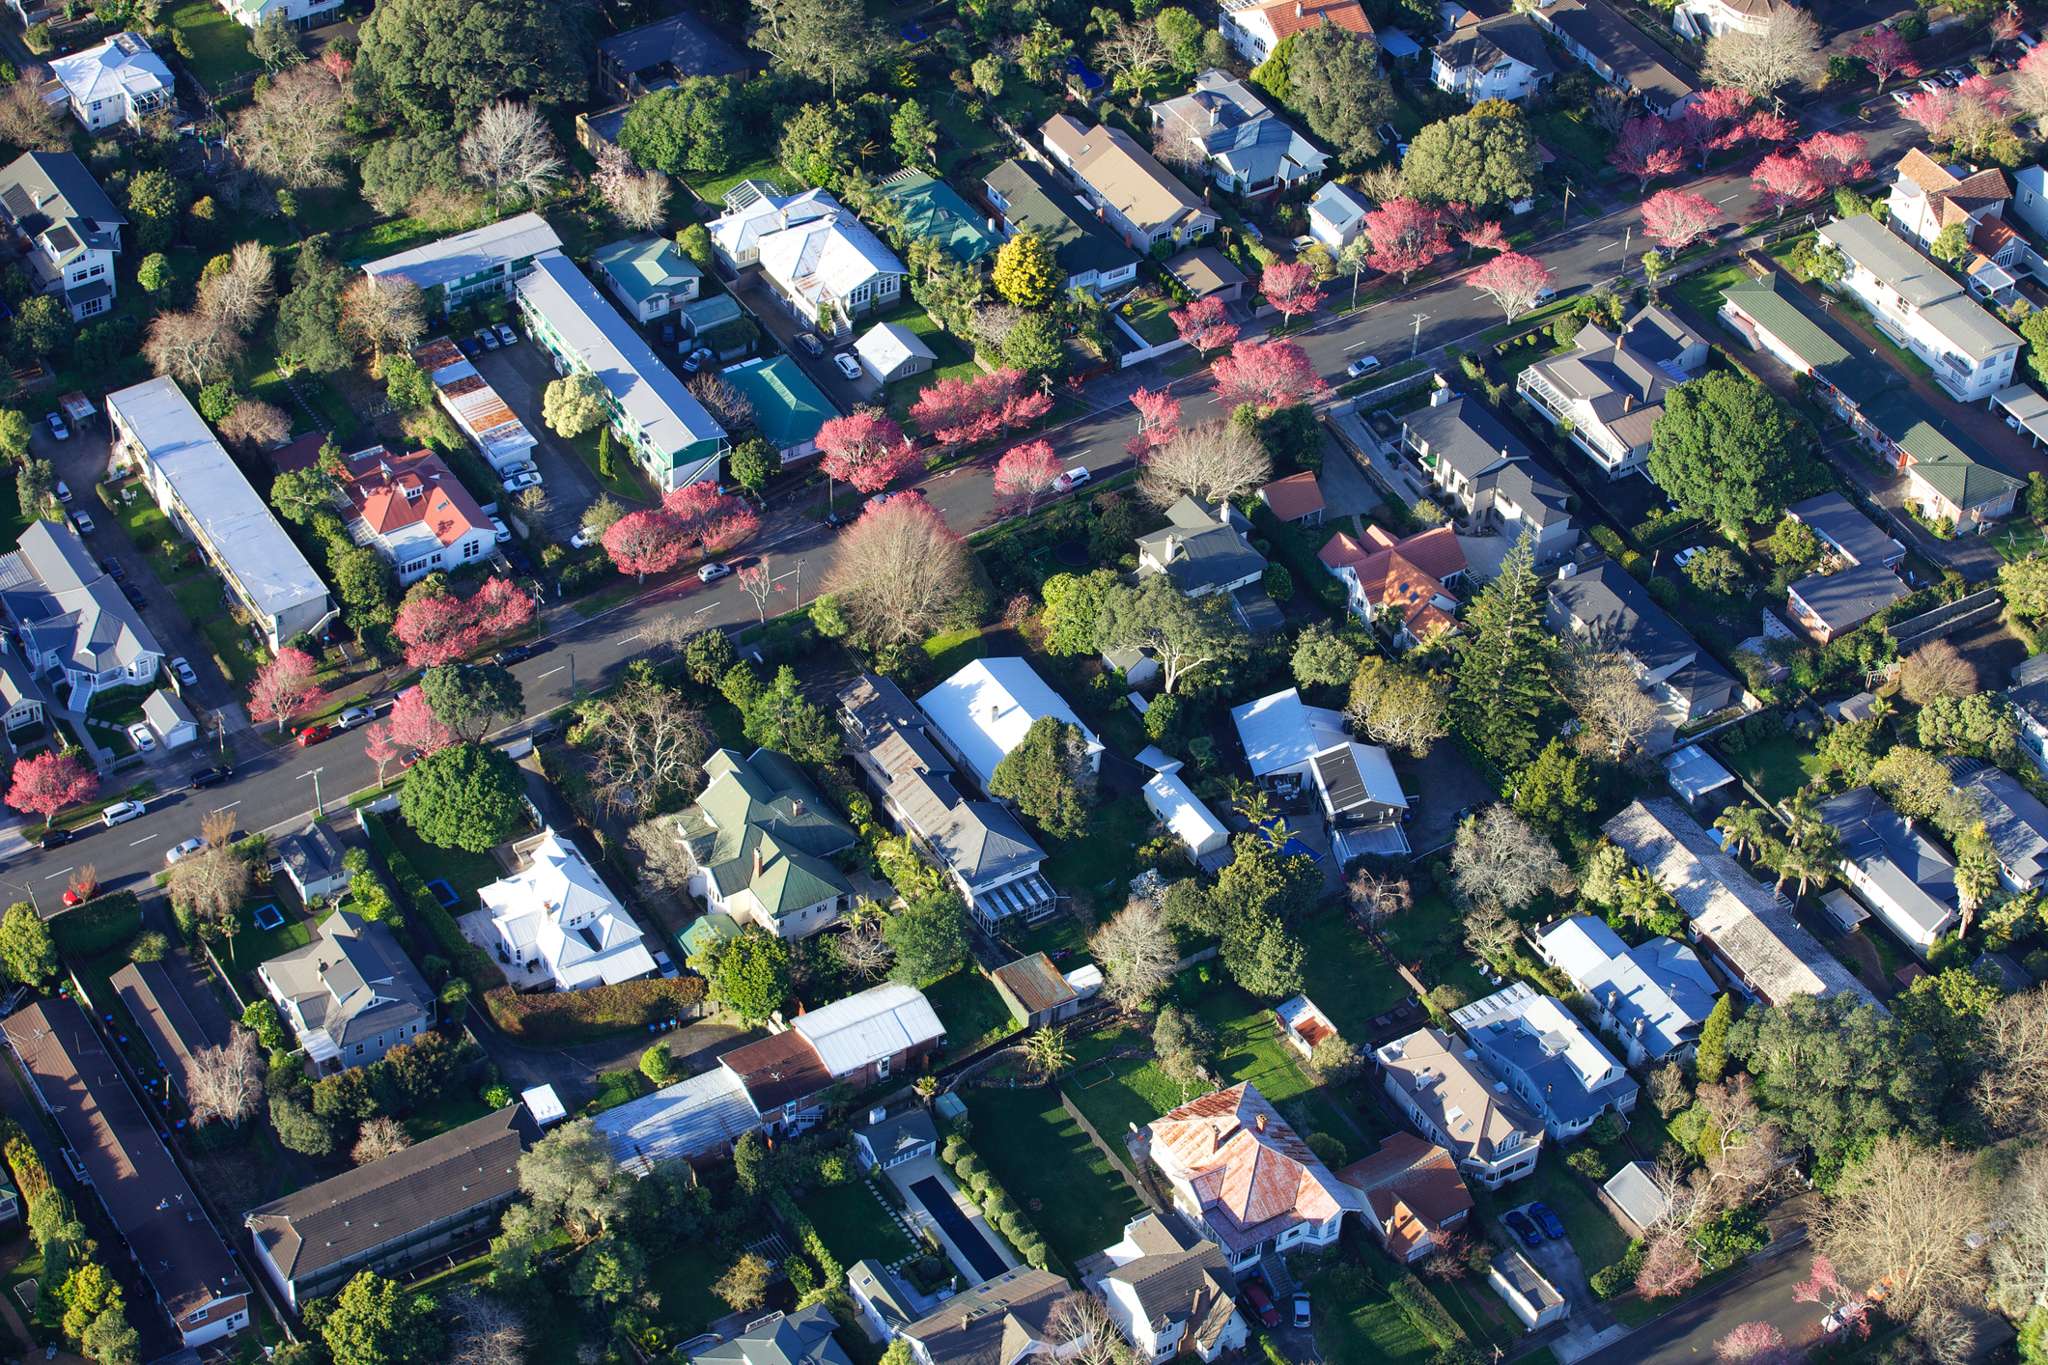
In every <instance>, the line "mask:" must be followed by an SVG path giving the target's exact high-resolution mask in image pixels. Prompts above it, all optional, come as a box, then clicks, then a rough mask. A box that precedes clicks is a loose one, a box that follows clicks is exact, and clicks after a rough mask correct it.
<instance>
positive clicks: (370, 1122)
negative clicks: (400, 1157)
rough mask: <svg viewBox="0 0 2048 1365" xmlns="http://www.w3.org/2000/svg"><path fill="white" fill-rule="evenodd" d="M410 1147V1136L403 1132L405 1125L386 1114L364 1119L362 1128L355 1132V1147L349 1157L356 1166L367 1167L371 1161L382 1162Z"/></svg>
mask: <svg viewBox="0 0 2048 1365" xmlns="http://www.w3.org/2000/svg"><path fill="white" fill-rule="evenodd" d="M410 1146H412V1134H411V1133H408V1132H406V1131H405V1125H404V1124H402V1123H400V1122H399V1121H398V1120H397V1119H395V1118H392V1117H391V1116H390V1115H388V1114H379V1115H377V1116H376V1117H375V1118H370V1119H364V1120H363V1126H362V1127H361V1128H359V1129H358V1130H356V1145H355V1147H354V1148H353V1149H352V1150H351V1151H350V1152H349V1157H350V1159H352V1160H353V1161H354V1162H355V1163H356V1165H358V1166H367V1165H369V1164H370V1163H371V1162H373V1161H382V1160H383V1159H384V1158H385V1157H387V1156H395V1155H397V1154H398V1153H400V1152H402V1151H404V1150H405V1149H406V1148H408V1147H410Z"/></svg>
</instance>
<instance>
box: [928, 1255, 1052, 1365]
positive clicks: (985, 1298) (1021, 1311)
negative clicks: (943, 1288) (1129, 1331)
mask: <svg viewBox="0 0 2048 1365" xmlns="http://www.w3.org/2000/svg"><path fill="white" fill-rule="evenodd" d="M1072 1292H1073V1291H1072V1290H1071V1288H1070V1287H1069V1286H1068V1284H1067V1282H1066V1281H1065V1280H1064V1279H1061V1278H1060V1277H1059V1276H1058V1275H1055V1274H1053V1273H1052V1272H1051V1271H1049V1270H1035V1269H1032V1268H1030V1267H1025V1268H1022V1269H1018V1270H1006V1271H1004V1272H1003V1273H1002V1274H1000V1275H998V1276H996V1277H995V1278H994V1279H992V1280H987V1281H984V1282H983V1283H981V1284H978V1285H976V1286H974V1288H972V1289H969V1290H967V1291H966V1292H964V1293H960V1294H955V1295H954V1296H953V1297H952V1298H950V1299H947V1300H946V1301H945V1302H944V1303H943V1304H940V1305H939V1306H938V1307H937V1308H936V1309H934V1310H932V1312H931V1313H930V1315H928V1316H926V1317H922V1318H919V1319H918V1320H917V1321H916V1322H913V1323H909V1324H907V1325H905V1326H903V1327H899V1328H898V1329H897V1334H898V1335H899V1336H901V1337H902V1338H903V1340H905V1341H907V1342H909V1343H910V1354H911V1358H912V1359H913V1360H915V1361H916V1362H917V1365H980V1363H981V1362H983V1361H998V1360H1000V1361H1012V1362H1014V1361H1019V1360H1022V1359H1024V1358H1025V1357H1027V1356H1030V1357H1036V1356H1045V1357H1048V1358H1050V1359H1057V1358H1058V1357H1060V1356H1062V1355H1065V1354H1067V1353H1068V1351H1067V1349H1066V1348H1068V1347H1070V1346H1071V1345H1072V1343H1071V1342H1070V1341H1062V1340H1060V1339H1059V1333H1060V1331H1061V1330H1062V1329H1061V1328H1060V1326H1059V1324H1058V1323H1056V1322H1055V1319H1056V1318H1057V1317H1058V1315H1059V1311H1060V1304H1061V1302H1062V1301H1063V1300H1064V1299H1065V1298H1066V1297H1067V1295H1068V1294H1070V1293H1072Z"/></svg>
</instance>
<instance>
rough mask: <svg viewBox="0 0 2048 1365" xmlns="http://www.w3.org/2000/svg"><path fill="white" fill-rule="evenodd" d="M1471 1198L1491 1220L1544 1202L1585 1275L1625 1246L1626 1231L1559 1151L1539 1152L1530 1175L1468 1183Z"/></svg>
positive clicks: (1618, 1255) (1610, 1261)
mask: <svg viewBox="0 0 2048 1365" xmlns="http://www.w3.org/2000/svg"><path fill="white" fill-rule="evenodd" d="M1472 1198H1473V1199H1474V1200H1475V1201H1476V1202H1477V1203H1478V1205H1479V1208H1480V1211H1481V1212H1483V1213H1484V1214H1485V1215H1486V1216H1487V1218H1488V1219H1497V1218H1498V1217H1499V1216H1500V1215H1501V1214H1502V1213H1505V1212H1506V1211H1507V1210H1509V1209H1513V1208H1519V1207H1521V1206H1522V1205H1524V1204H1528V1203H1532V1202H1534V1201H1536V1200H1541V1201H1543V1202H1544V1203H1545V1204H1548V1205H1549V1206H1550V1208H1551V1211H1552V1212H1554V1213H1555V1214H1557V1216H1558V1219H1559V1220H1560V1221H1561V1222H1563V1223H1564V1230H1565V1234H1566V1236H1568V1237H1569V1238H1570V1239H1571V1244H1572V1250H1573V1251H1575V1252H1577V1253H1578V1257H1579V1263H1580V1264H1581V1265H1583V1266H1584V1267H1585V1268H1586V1273H1587V1274H1588V1275H1590V1274H1592V1273H1593V1272H1594V1271H1596V1270H1599V1269H1600V1268H1601V1267H1603V1266H1609V1265H1612V1264H1614V1263H1615V1262H1616V1261H1618V1260H1620V1259H1621V1258H1622V1255H1623V1254H1624V1253H1625V1252H1627V1250H1628V1240H1629V1239H1628V1234H1627V1233H1625V1232H1623V1231H1622V1230H1621V1224H1619V1223H1617V1222H1615V1221H1614V1219H1613V1217H1612V1216H1611V1215H1609V1214H1608V1212H1607V1210H1606V1209H1604V1208H1602V1207H1601V1205H1600V1201H1599V1200H1598V1199H1597V1198H1596V1197H1595V1196H1594V1195H1592V1194H1591V1193H1589V1192H1588V1191H1587V1189H1586V1187H1585V1185H1583V1184H1582V1183H1580V1181H1579V1178H1578V1176H1576V1175H1574V1174H1573V1173H1572V1172H1571V1170H1570V1169H1569V1168H1568V1167H1566V1166H1565V1164H1564V1153H1563V1152H1561V1151H1545V1152H1544V1154H1543V1156H1542V1158H1541V1159H1540V1160H1538V1161H1537V1163H1536V1173H1535V1174H1534V1175H1531V1176H1527V1177H1525V1178H1523V1179H1521V1180H1517V1181H1515V1182H1514V1183H1513V1184H1509V1185H1503V1186H1501V1188H1500V1189H1498V1190H1486V1189H1483V1188H1481V1187H1479V1186H1477V1185H1474V1186H1472Z"/></svg>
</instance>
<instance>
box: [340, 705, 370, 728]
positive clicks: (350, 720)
mask: <svg viewBox="0 0 2048 1365" xmlns="http://www.w3.org/2000/svg"><path fill="white" fill-rule="evenodd" d="M375 719H377V708H376V707H374V706H351V707H349V708H348V710H346V711H344V712H342V713H341V714H340V715H338V716H336V717H335V718H334V728H335V729H337V730H353V729H355V727H356V726H358V725H365V724H368V723H369V722H370V721H373V720H375Z"/></svg>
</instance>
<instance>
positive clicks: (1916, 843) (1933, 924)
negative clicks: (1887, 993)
mask: <svg viewBox="0 0 2048 1365" xmlns="http://www.w3.org/2000/svg"><path fill="white" fill-rule="evenodd" d="M1817 814H1818V815H1819V816H1820V818H1821V819H1822V820H1823V821H1824V822H1826V823H1827V824H1828V825H1829V826H1831V827H1832V828H1833V829H1834V831H1835V834H1836V835H1837V837H1838V838H1839V839H1840V840H1841V853H1842V861H1841V865H1840V870H1841V874H1842V880H1844V881H1845V882H1847V883H1848V884H1849V889H1850V890H1851V891H1854V892H1855V893H1856V898H1857V899H1858V900H1860V901H1862V902H1863V903H1864V904H1865V905H1867V906H1869V907H1870V910H1871V913H1873V914H1875V915H1876V916H1877V917H1878V919H1880V920H1882V921H1883V922H1884V925H1885V927H1886V928H1888V929H1890V930H1891V931H1892V933H1893V934H1894V935H1896V936H1897V937H1898V938H1899V939H1900V940H1901V941H1902V942H1903V943H1904V944H1905V945H1906V946H1907V947H1908V948H1910V949H1912V950H1913V951H1914V952H1915V953H1916V954H1918V955H1919V956H1920V957H1922V958H1924V957H1926V956H1927V954H1928V953H1929V951H1931V950H1932V949H1933V947H1934V945H1935V944H1936V943H1937V942H1939V941H1940V939H1941V936H1942V935H1943V934H1945V933H1947V932H1948V930H1949V928H1950V927H1951V926H1952V925H1954V924H1955V922H1956V919H1957V916H1958V915H1959V914H1960V911H1959V909H1958V907H1957V901H1956V867H1955V864H1954V863H1953V862H1951V861H1950V860H1949V857H1948V855H1947V854H1946V853H1943V852H1942V851H1941V849H1940V848H1938V847H1936V846H1935V844H1934V842H1933V841H1932V840H1931V839H1929V838H1928V837H1927V836H1926V835H1925V834H1922V833H1921V832H1920V831H1919V830H1918V829H1916V828H1914V825H1913V822H1912V821H1910V820H1907V819H1906V818H1904V817H1903V816H1901V815H1900V814H1899V813H1898V812H1897V811H1895V810H1893V809H1892V807H1891V803H1889V802H1888V801H1886V800H1885V799H1884V798H1883V797H1882V796H1879V795H1878V794H1877V791H1876V789H1875V788H1872V787H1857V788H1856V789H1855V790H1853V791H1846V792H1843V793H1842V794H1841V795H1839V796H1834V797H1830V798H1828V799H1827V800H1826V801H1823V802H1821V804H1820V807H1819V810H1818V811H1817Z"/></svg>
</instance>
